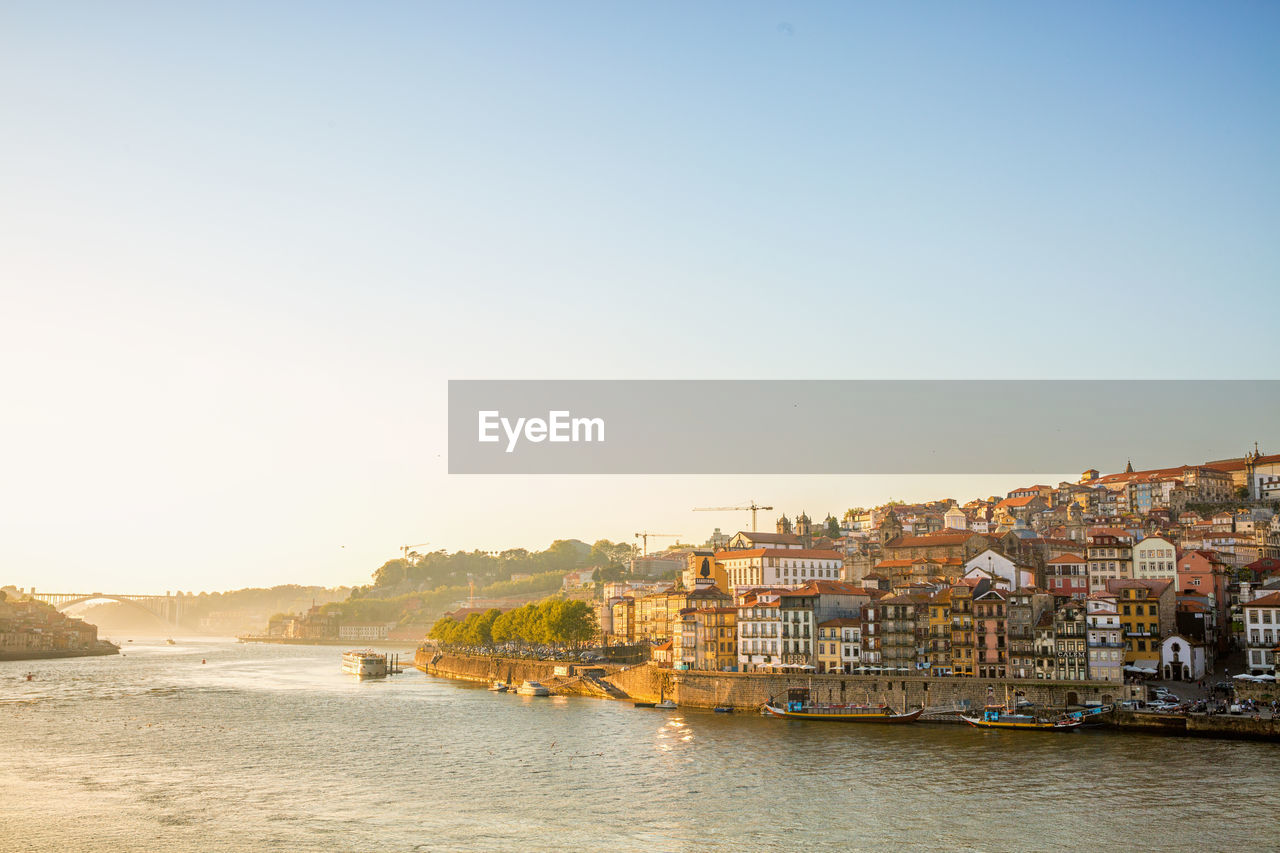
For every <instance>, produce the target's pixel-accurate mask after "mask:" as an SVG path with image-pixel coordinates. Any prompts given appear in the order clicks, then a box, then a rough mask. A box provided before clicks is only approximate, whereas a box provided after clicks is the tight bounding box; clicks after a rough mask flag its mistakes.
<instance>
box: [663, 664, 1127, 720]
mask: <svg viewBox="0 0 1280 853" xmlns="http://www.w3.org/2000/svg"><path fill="white" fill-rule="evenodd" d="M669 676H670V680H671V682H672V684H673V685H674V688H675V695H674V699H675V701H676V702H678V703H679V704H681V705H689V706H692V707H695V708H713V707H715V706H716V705H729V706H731V707H733V708H734V709H735V710H738V709H741V710H753V709H757V708H759V707H760V706H761V705H762V704H764V703H765V702H767V701H768V700H769V699H770V698H771V697H778V698H781V697H782V696H784V695H786V692H787V689H788V688H791V687H808V688H809V689H810V692H811V694H812V696H813V698H814V699H815V700H817V701H820V702H833V703H849V702H871V703H878V702H886V703H888V704H889V705H890V706H892V707H894V708H899V709H901V708H940V707H949V706H955V705H962V704H966V703H967V704H968V706H969V707H970V708H972V709H975V710H976V709H978V708H981V707H982V706H983V705H985V704H987V702H989V701H991V700H992V699H994V701H995V702H997V703H1003V702H1004V701H1005V694H1006V690H1007V691H1008V696H1009V699H1010V701H1012V699H1013V696H1014V693H1015V691H1016V692H1020V693H1021V694H1022V696H1023V698H1025V699H1026V700H1028V701H1030V702H1033V703H1035V704H1036V705H1037V706H1039V707H1042V708H1064V707H1067V706H1068V705H1082V704H1084V703H1086V702H1100V703H1102V704H1111V703H1113V702H1118V701H1120V700H1122V699H1128V698H1131V696H1136V695H1137V694H1138V693H1139V692H1140V691H1141V690H1142V688H1141V687H1139V686H1131V685H1125V684H1115V683H1109V682H1098V681H1026V680H1009V679H1005V680H1000V679H988V678H929V677H922V676H916V677H911V676H905V677H903V676H893V677H888V676H884V675H881V676H875V675H812V676H810V675H773V674H758V673H735V672H715V673H712V672H679V671H676V672H671V673H669Z"/></svg>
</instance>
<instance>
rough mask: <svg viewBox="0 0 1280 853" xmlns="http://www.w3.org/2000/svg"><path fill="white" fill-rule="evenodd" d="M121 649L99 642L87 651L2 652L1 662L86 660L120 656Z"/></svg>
mask: <svg viewBox="0 0 1280 853" xmlns="http://www.w3.org/2000/svg"><path fill="white" fill-rule="evenodd" d="M118 654H120V647H119V646H117V645H115V644H114V643H108V642H105V641H99V642H98V644H97V645H96V646H92V647H90V648H87V649H39V650H33V649H21V650H17V649H14V650H8V651H0V660H6V661H7V660H57V659H59V658H84V657H97V656H100V655H118Z"/></svg>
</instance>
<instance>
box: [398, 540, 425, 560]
mask: <svg viewBox="0 0 1280 853" xmlns="http://www.w3.org/2000/svg"><path fill="white" fill-rule="evenodd" d="M430 544H431V543H430V542H419V543H418V544H417V545H401V546H400V555H401V557H402V558H403V559H404V561H405V562H406V563H407V562H409V549H410V548H421V547H423V546H424V545H430Z"/></svg>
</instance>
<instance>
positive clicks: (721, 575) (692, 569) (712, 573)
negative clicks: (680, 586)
mask: <svg viewBox="0 0 1280 853" xmlns="http://www.w3.org/2000/svg"><path fill="white" fill-rule="evenodd" d="M683 581H684V588H685V589H697V588H698V587H700V586H714V587H716V588H718V589H728V588H729V575H728V573H727V572H726V571H725V568H724V563H721V562H718V561H717V560H716V553H715V551H707V550H697V551H691V552H690V553H689V558H688V565H687V566H686V567H685V570H684V576H683Z"/></svg>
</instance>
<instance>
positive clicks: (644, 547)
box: [636, 530, 680, 557]
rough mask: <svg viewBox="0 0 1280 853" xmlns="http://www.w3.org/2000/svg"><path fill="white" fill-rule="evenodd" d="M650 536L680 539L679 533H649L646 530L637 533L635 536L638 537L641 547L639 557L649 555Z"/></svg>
mask: <svg viewBox="0 0 1280 853" xmlns="http://www.w3.org/2000/svg"><path fill="white" fill-rule="evenodd" d="M650 536H652V537H653V538H654V539H675V540H677V541H678V540H679V539H680V534H679V533H650V532H649V531H647V530H646V531H644V532H643V533H637V534H636V538H637V539H639V540H640V542H641V547H640V556H641V557H647V556H649V537H650Z"/></svg>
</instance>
